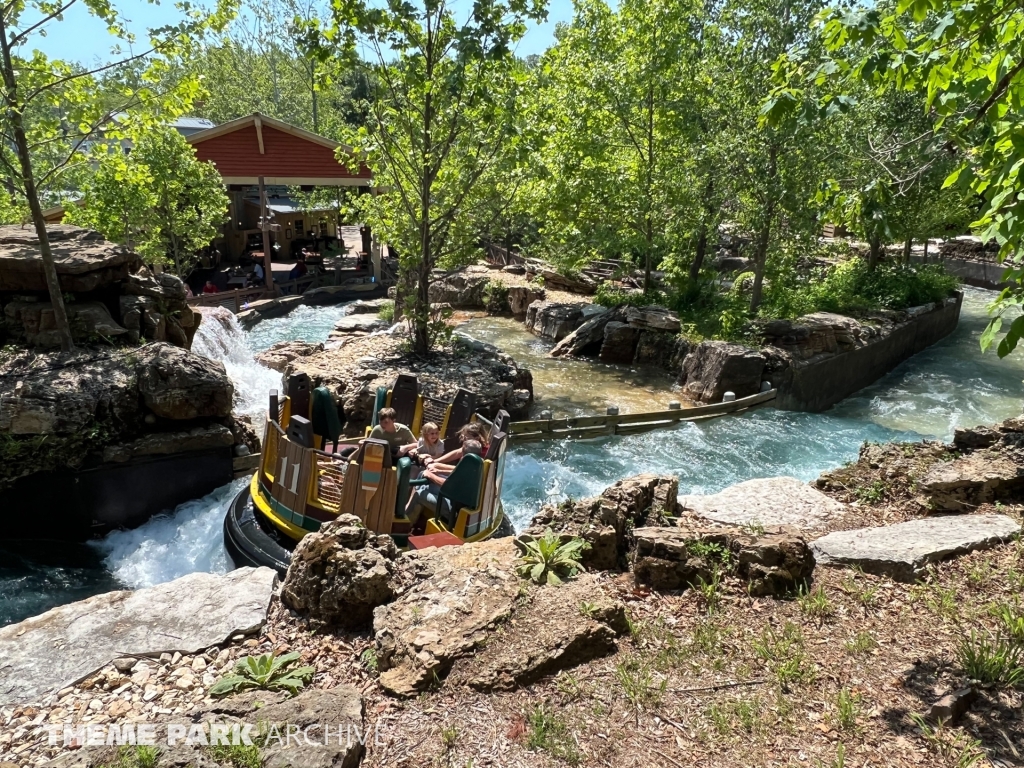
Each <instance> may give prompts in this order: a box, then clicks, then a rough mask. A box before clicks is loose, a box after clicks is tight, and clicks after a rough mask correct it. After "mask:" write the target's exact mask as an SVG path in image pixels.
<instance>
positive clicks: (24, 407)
mask: <svg viewBox="0 0 1024 768" xmlns="http://www.w3.org/2000/svg"><path fill="white" fill-rule="evenodd" d="M32 358H33V361H34V362H35V363H36V364H37V365H38V364H41V365H38V368H35V369H34V366H31V365H30V362H29V361H25V362H24V364H15V365H12V366H11V367H10V368H9V369H5V370H4V373H5V374H6V375H4V376H0V432H3V433H6V434H11V435H75V434H80V433H84V432H86V431H87V430H89V429H92V428H94V427H95V426H96V425H97V424H102V425H104V426H105V427H106V428H107V429H108V430H109V431H111V432H112V433H114V434H115V436H116V435H117V434H118V433H128V432H132V431H134V430H135V429H136V428H137V426H138V422H139V419H140V408H139V391H138V382H137V379H136V371H135V368H134V367H133V366H132V365H131V364H130V362H128V361H126V360H124V359H123V358H122V356H120V355H111V356H99V357H95V356H93V355H88V356H82V357H81V358H78V359H75V360H73V361H71V362H70V364H69V363H68V362H64V363H62V364H59V363H61V361H60V360H59V359H58V358H57V355H56V353H54V354H53V356H52V359H50V358H48V357H46V356H43V355H36V354H32ZM15 362H16V363H18V362H20V361H15ZM224 378H225V382H226V383H227V385H228V386H230V383H228V382H227V377H226V376H225V377H224Z"/></svg>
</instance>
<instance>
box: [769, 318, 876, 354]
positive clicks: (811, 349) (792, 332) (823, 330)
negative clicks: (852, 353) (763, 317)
mask: <svg viewBox="0 0 1024 768" xmlns="http://www.w3.org/2000/svg"><path fill="white" fill-rule="evenodd" d="M762 332H763V334H764V340H765V343H767V344H770V345H772V346H774V347H778V348H780V349H782V350H784V351H785V352H788V353H789V354H790V355H791V356H792V357H793V358H795V359H797V360H810V359H811V358H814V357H817V356H818V355H823V354H828V355H835V354H839V353H841V352H846V351H848V350H850V349H853V348H854V347H857V346H861V345H863V344H865V343H867V340H868V339H870V338H872V337H874V336H876V335H877V333H878V331H877V329H876V328H874V327H872V326H870V325H863V324H861V323H859V322H858V321H857V320H854V319H853V318H852V317H846V316H845V315H835V314H832V313H830V312H815V313H814V314H810V315H804V316H803V317H800V318H797V319H796V320H772V321H771V322H769V323H766V324H765V325H764V327H763V329H762Z"/></svg>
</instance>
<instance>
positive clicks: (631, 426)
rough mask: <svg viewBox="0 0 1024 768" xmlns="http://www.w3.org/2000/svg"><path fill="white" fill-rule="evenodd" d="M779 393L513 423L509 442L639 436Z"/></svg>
mask: <svg viewBox="0 0 1024 768" xmlns="http://www.w3.org/2000/svg"><path fill="white" fill-rule="evenodd" d="M775 395H776V390H774V389H772V390H769V391H768V392H761V393H759V394H756V395H751V396H749V397H743V398H740V399H738V400H732V401H730V402H727V403H715V404H714V405H695V406H693V407H691V408H674V409H669V410H666V411H649V412H647V413H624V414H622V415H617V416H612V415H608V416H574V417H569V418H565V419H535V420H531V421H513V422H512V424H511V426H510V434H509V438H508V439H509V441H510V442H513V443H528V442H535V441H537V440H559V439H566V438H572V439H576V440H583V439H586V438H591V437H605V436H607V435H636V434H640V433H641V432H650V431H651V430H654V429H661V428H664V427H672V426H675V425H676V424H678V423H679V422H681V421H700V420H703V419H707V418H712V417H714V416H723V415H725V414H727V413H738V412H740V411H745V410H747V409H748V408H754V407H756V406H758V405H763V404H764V403H767V402H770V401H772V400H774V399H775Z"/></svg>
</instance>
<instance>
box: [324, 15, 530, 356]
mask: <svg viewBox="0 0 1024 768" xmlns="http://www.w3.org/2000/svg"><path fill="white" fill-rule="evenodd" d="M334 13H335V24H334V27H333V28H332V29H330V30H327V31H326V35H325V42H326V41H328V40H330V41H334V42H333V43H332V45H333V46H334V47H335V48H336V49H337V48H338V47H341V48H342V51H341V52H342V53H348V52H350V51H351V50H352V49H353V47H354V43H355V39H356V36H357V35H360V36H361V37H362V40H363V42H364V44H365V46H366V49H367V50H368V51H369V52H370V54H369V55H370V56H371V61H370V62H369V63H368V66H369V67H370V68H371V71H372V73H373V76H374V82H376V84H377V91H376V92H375V93H374V94H373V96H374V98H373V101H372V104H371V107H370V113H369V117H368V120H367V124H366V125H365V126H364V127H362V128H361V129H360V130H358V131H356V132H353V135H352V136H351V138H350V143H351V144H353V146H354V148H355V150H356V151H357V153H365V157H366V162H367V163H368V164H369V166H370V167H371V169H372V170H373V174H374V180H375V184H376V185H377V186H379V187H382V188H384V194H381V195H375V196H365V197H364V199H363V202H364V208H363V210H364V211H365V212H366V215H367V219H368V222H369V223H371V224H372V225H373V226H374V227H375V229H377V230H378V232H380V234H382V235H383V236H384V237H385V239H386V240H387V241H388V242H389V243H394V244H395V245H396V246H397V247H398V249H399V259H400V260H399V263H400V267H401V270H402V272H403V275H404V279H403V281H402V282H403V284H408V285H410V286H414V288H413V290H412V295H411V296H408V297H403V298H409V299H411V305H412V306H411V318H412V323H413V333H414V339H413V343H414V349H415V350H416V351H417V352H420V353H426V352H429V351H430V348H431V346H432V342H433V338H432V328H431V325H432V324H431V321H430V303H429V290H430V282H431V279H432V275H431V273H432V271H433V270H434V269H435V268H436V267H443V266H451V265H454V264H458V263H460V262H464V261H466V260H467V259H469V258H472V257H473V256H474V255H475V253H476V248H477V242H476V235H477V232H478V230H477V228H476V227H475V226H474V222H475V221H476V220H477V219H476V217H475V216H474V215H472V214H471V213H470V212H471V211H472V210H473V209H474V207H475V206H477V205H478V204H479V193H480V191H481V184H480V182H481V179H482V178H483V177H484V176H485V175H486V174H487V173H488V172H489V170H491V169H493V168H494V167H495V166H496V165H497V164H499V163H500V162H501V161H502V160H503V158H504V156H505V155H504V152H505V151H506V150H505V145H506V144H507V143H508V142H514V141H515V136H514V134H513V129H512V126H513V125H514V123H513V121H510V120H507V119H506V116H508V115H510V114H511V113H513V112H514V111H515V99H516V97H517V96H518V94H519V88H518V87H517V82H518V80H519V78H520V74H519V71H518V70H517V68H516V67H515V66H514V58H513V56H512V52H511V46H512V44H513V43H514V42H515V41H516V40H518V39H519V38H520V37H522V35H523V34H524V33H525V31H526V24H525V22H526V20H527V19H530V18H534V19H536V18H540V17H542V16H543V15H544V3H543V2H542V0H477V2H475V3H474V4H473V7H472V10H471V11H470V12H469V15H468V18H466V19H465V20H464V21H460V20H459V19H457V18H456V10H455V9H454V8H453V7H452V5H450V4H449V3H448V2H446V1H445V0H429V1H428V2H425V3H423V4H422V5H421V4H416V3H411V2H403V3H397V2H396V3H390V4H389V5H388V7H387V8H386V9H382V8H375V7H373V6H371V5H369V4H368V3H365V2H362V0H338V1H337V2H335V4H334ZM309 37H312V35H310V36H309ZM307 44H309V43H308V42H307ZM347 60H348V59H347V58H343V59H342V64H343V65H344V62H345V61H347Z"/></svg>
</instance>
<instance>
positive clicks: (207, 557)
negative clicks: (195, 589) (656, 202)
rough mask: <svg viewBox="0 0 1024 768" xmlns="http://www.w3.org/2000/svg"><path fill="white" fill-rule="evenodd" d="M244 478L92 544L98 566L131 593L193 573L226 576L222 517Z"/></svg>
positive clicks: (227, 559)
mask: <svg viewBox="0 0 1024 768" xmlns="http://www.w3.org/2000/svg"><path fill="white" fill-rule="evenodd" d="M248 482H249V480H248V478H245V479H239V480H235V481H234V482H232V483H229V484H228V485H224V486H221V487H220V488H218V489H217V490H215V491H214V492H213V493H211V494H209V495H207V496H204V497H203V498H201V499H195V500H193V501H187V502H185V503H184V504H182V505H180V506H179V507H178V508H177V509H175V510H174V512H173V513H171V514H170V515H158V516H157V517H154V518H152V519H150V520H149V521H147V522H146V523H144V524H143V525H141V526H140V527H138V528H135V529H133V530H130V531H114V532H113V533H111V534H109V535H108V536H106V537H105V538H104V539H102V540H100V541H97V542H92V543H91V546H94V547H96V548H97V549H98V550H99V551H100V552H101V553H102V554H103V555H104V560H103V563H104V565H105V566H106V567H107V568H108V569H109V570H110V572H111V573H112V574H113V575H114V577H115V578H117V580H118V581H120V582H121V583H122V584H124V585H125V586H126V587H130V588H132V589H139V588H141V587H151V586H153V585H154V584H163V583H164V582H167V581H172V580H174V579H177V578H180V577H182V576H186V575H187V574H190V573H195V572H197V571H204V572H206V573H227V572H228V571H230V570H231V569H232V568H233V567H234V566H233V565H232V563H231V560H230V558H229V557H228V553H227V551H226V550H225V549H224V540H223V530H224V515H225V514H227V511H228V507H229V506H230V505H231V501H232V499H234V498H235V496H236V495H237V494H238V492H239V491H240V490H242V488H244V487H245V484H246V483H248Z"/></svg>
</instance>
